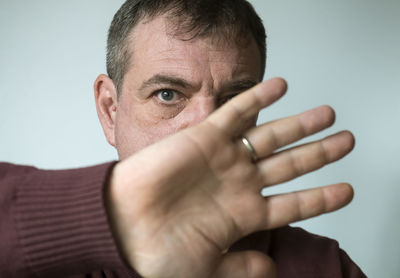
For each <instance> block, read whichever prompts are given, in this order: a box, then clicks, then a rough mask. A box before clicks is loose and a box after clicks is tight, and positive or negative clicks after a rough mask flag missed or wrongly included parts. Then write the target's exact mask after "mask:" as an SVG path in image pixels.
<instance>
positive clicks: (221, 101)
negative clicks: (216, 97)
mask: <svg viewBox="0 0 400 278" xmlns="http://www.w3.org/2000/svg"><path fill="white" fill-rule="evenodd" d="M238 94H239V93H237V94H232V95H229V96H226V97H223V98H222V99H221V100H220V101H219V105H222V104H224V103H225V102H228V101H229V100H231V99H232V98H234V97H235V96H237V95H238Z"/></svg>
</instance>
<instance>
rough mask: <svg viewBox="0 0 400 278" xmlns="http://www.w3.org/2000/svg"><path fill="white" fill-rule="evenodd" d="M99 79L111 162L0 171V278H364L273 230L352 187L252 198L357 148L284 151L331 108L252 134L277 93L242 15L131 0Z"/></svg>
mask: <svg viewBox="0 0 400 278" xmlns="http://www.w3.org/2000/svg"><path fill="white" fill-rule="evenodd" d="M107 66H108V73H109V75H108V76H107V75H100V76H99V77H98V78H97V80H96V82H95V85H94V90H95V98H96V107H97V111H98V115H99V119H100V121H101V124H102V126H103V129H104V133H105V135H106V138H107V140H108V142H109V143H110V144H111V145H113V146H115V147H116V149H117V151H118V154H119V158H120V160H121V162H119V163H117V164H116V165H115V166H114V167H113V165H112V164H106V165H100V166H96V167H92V168H86V169H77V170H67V171H39V170H37V169H34V168H31V167H22V166H15V165H10V164H4V165H2V167H1V168H0V177H1V179H0V180H1V186H0V190H1V192H0V193H1V194H0V195H1V196H2V201H1V204H2V208H3V209H2V216H4V217H2V218H1V219H2V220H1V221H2V222H1V224H0V225H1V226H0V227H2V230H4V231H5V232H4V233H3V232H2V243H1V244H2V246H1V247H2V250H6V252H5V253H6V254H7V255H2V256H1V257H0V258H1V260H0V266H1V269H2V274H3V276H5V277H28V276H32V277H36V276H38V277H61V276H67V277H71V276H73V277H87V276H90V277H104V276H105V277H140V276H142V277H155V278H156V277H163V278H164V277H193V278H197V277H199V278H200V277H278V276H277V275H279V277H293V276H299V277H364V275H363V274H362V273H361V271H360V270H359V269H358V267H357V266H355V265H354V264H353V263H352V262H351V260H350V259H349V258H348V257H347V256H346V254H345V253H344V252H343V251H341V250H340V249H339V248H338V246H337V244H336V243H335V242H333V241H330V240H328V239H324V238H320V237H317V236H313V235H310V234H307V233H306V232H304V231H302V230H299V229H292V228H289V227H283V228H280V229H276V230H273V229H275V228H278V227H282V226H285V225H287V224H289V223H291V222H294V221H297V220H301V219H306V218H310V217H313V216H316V215H319V214H321V213H325V212H329V211H333V210H336V209H339V208H341V207H342V206H344V205H346V204H347V203H348V202H350V200H351V198H352V189H351V187H350V186H349V185H347V184H337V185H333V186H329V187H322V188H317V189H311V190H307V191H303V192H296V193H289V194H282V195H277V196H269V197H263V196H261V193H260V192H261V190H262V189H263V188H265V187H267V186H273V185H277V184H279V183H282V182H284V181H287V180H291V179H293V178H295V177H297V176H300V175H302V174H305V173H308V172H310V171H313V170H316V169H318V168H320V167H322V166H324V165H326V164H328V163H330V162H333V161H336V160H338V159H340V158H342V157H343V156H345V155H346V154H347V153H348V152H350V151H351V149H352V147H353V144H354V139H353V136H352V135H351V133H349V132H340V133H338V134H335V135H332V136H330V137H327V138H325V139H323V140H320V141H316V142H311V143H309V144H306V145H302V146H298V147H293V148H289V149H287V150H281V148H283V147H285V146H287V145H289V144H291V143H293V142H296V141H298V140H300V139H302V138H304V137H306V136H308V135H311V134H314V133H317V132H319V131H321V130H322V129H325V128H327V127H329V126H330V125H332V124H333V121H334V112H333V110H332V109H331V108H329V107H327V106H323V107H319V108H316V109H313V110H311V111H307V112H304V113H302V114H299V115H296V116H292V117H288V118H285V119H280V120H276V121H273V122H270V123H266V124H263V125H261V126H259V127H255V121H256V118H257V114H258V112H259V110H260V109H262V108H264V107H267V106H268V105H270V104H272V103H273V102H275V101H276V100H277V99H279V98H280V97H281V96H282V95H283V94H284V93H285V91H286V83H285V82H284V81H283V80H281V79H272V80H270V81H267V82H265V83H260V82H261V80H262V78H263V74H264V67H265V31H264V29H263V26H262V23H261V21H260V19H259V18H258V16H257V15H256V14H255V12H254V11H253V9H252V7H251V6H250V4H248V3H247V2H245V1H243V0H230V1H228V0H226V1H223V0H221V1H215V0H214V1H207V0H202V1H181V0H177V1H173V0H170V1H167V0H164V1H161V0H147V1H144V0H142V1H138V0H128V1H127V2H125V3H124V5H123V6H122V7H121V9H120V10H119V11H118V12H117V14H116V16H115V17H114V20H113V23H112V25H111V28H110V32H109V41H108V56H107ZM258 83H260V84H258ZM256 84H258V85H256ZM110 230H111V231H110ZM125 264H126V265H125ZM133 270H134V271H133ZM75 275H76V276H75ZM85 275H86V276H85ZM139 275H140V276H139Z"/></svg>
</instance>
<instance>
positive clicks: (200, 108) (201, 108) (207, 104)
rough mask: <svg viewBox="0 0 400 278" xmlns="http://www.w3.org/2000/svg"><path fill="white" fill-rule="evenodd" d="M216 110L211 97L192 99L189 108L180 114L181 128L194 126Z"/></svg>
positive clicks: (213, 99)
mask: <svg viewBox="0 0 400 278" xmlns="http://www.w3.org/2000/svg"><path fill="white" fill-rule="evenodd" d="M215 109H217V106H216V101H215V98H214V97H212V96H207V97H198V98H193V99H192V100H191V103H190V104H189V106H187V107H186V109H185V110H184V111H183V112H184V113H181V116H182V124H183V125H182V128H186V127H190V126H194V125H196V124H198V123H200V122H202V121H204V120H205V119H206V118H207V117H208V116H209V115H210V114H211V113H212V112H214V111H215Z"/></svg>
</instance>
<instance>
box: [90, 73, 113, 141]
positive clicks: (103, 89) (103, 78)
mask: <svg viewBox="0 0 400 278" xmlns="http://www.w3.org/2000/svg"><path fill="white" fill-rule="evenodd" d="M94 98H95V102H96V109H97V116H98V117H99V120H100V123H101V126H102V127H103V131H104V135H105V136H106V139H107V141H108V143H110V145H112V146H114V147H115V132H114V131H115V120H116V116H117V106H118V98H117V89H116V87H115V85H114V82H113V81H112V80H111V78H110V77H108V76H107V75H105V74H101V75H99V76H98V77H97V79H96V81H95V82H94Z"/></svg>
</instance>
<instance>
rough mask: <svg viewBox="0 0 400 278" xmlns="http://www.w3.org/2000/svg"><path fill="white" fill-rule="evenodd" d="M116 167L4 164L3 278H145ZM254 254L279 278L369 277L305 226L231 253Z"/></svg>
mask: <svg viewBox="0 0 400 278" xmlns="http://www.w3.org/2000/svg"><path fill="white" fill-rule="evenodd" d="M113 165H114V163H107V164H102V165H98V166H94V167H89V168H81V169H74V170H58V171H45V170H38V169H36V168H34V167H27V166H16V165H12V164H8V163H0V277H1V278H3V277H4V278H16V277H18V278H19V277H76V278H78V277H82V278H84V277H86V278H87V277H99V278H100V277H101V278H102V277H108V278H110V277H137V278H139V277H140V276H139V275H138V274H137V273H135V271H134V270H132V269H130V268H129V267H128V266H127V265H126V264H125V263H124V262H123V260H122V258H121V256H120V254H119V252H118V249H117V247H116V244H115V241H114V238H113V236H112V234H111V231H110V227H109V223H108V221H107V216H106V212H105V206H104V194H103V192H104V187H105V185H106V183H107V179H108V175H109V173H110V171H111V169H112V166H113ZM249 249H251V250H258V251H261V252H264V253H266V254H268V255H269V256H271V257H272V258H273V259H274V260H275V262H276V263H277V266H278V273H279V277H280V278H286V277H287V278H292V277H319V278H321V277H326V278H327V277H331V278H338V277H351V278H353V277H366V276H365V275H364V274H363V273H362V272H361V270H360V269H359V268H358V267H357V266H356V265H355V264H354V263H353V262H352V261H351V259H350V258H349V257H348V256H347V255H346V253H345V252H344V251H342V250H341V249H340V248H339V246H338V244H337V242H335V241H333V240H331V239H327V238H324V237H320V236H316V235H313V234H310V233H307V232H306V231H304V230H302V229H299V228H291V227H284V228H280V229H276V230H273V231H262V232H258V233H255V234H252V235H250V236H248V237H246V238H243V239H242V240H240V241H239V242H237V243H235V244H234V245H233V246H232V248H231V251H239V250H249ZM199 263H201V262H199Z"/></svg>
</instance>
